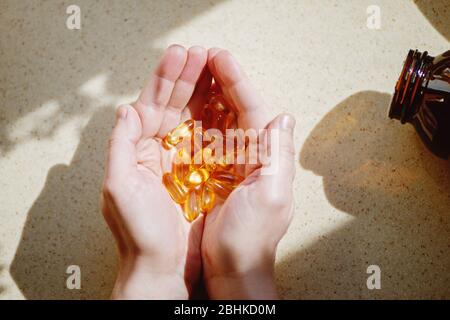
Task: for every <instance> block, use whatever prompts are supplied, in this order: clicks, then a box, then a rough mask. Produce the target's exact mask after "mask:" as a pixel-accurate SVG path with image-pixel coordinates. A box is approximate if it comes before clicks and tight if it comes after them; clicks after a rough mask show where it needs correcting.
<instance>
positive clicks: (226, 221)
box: [202, 49, 295, 299]
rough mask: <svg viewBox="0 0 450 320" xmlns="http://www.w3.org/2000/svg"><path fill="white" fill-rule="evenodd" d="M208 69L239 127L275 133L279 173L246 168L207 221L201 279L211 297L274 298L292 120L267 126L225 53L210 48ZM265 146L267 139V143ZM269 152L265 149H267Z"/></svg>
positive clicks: (263, 110)
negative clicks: (232, 111)
mask: <svg viewBox="0 0 450 320" xmlns="http://www.w3.org/2000/svg"><path fill="white" fill-rule="evenodd" d="M208 67H209V69H210V71H211V73H212V75H213V76H214V78H215V80H216V81H217V82H218V85H219V86H220V88H221V90H222V92H223V94H224V95H225V96H226V98H227V99H228V101H229V102H230V103H231V104H232V106H233V107H234V109H235V111H236V112H237V114H238V117H237V122H238V127H240V128H242V129H248V128H252V129H255V130H258V129H262V128H266V127H267V128H268V129H278V130H279V144H278V150H275V149H272V150H271V152H275V153H277V154H278V156H279V158H278V159H279V163H278V164H279V165H278V168H277V169H278V170H277V171H276V172H275V173H274V174H267V175H264V174H261V172H262V170H263V169H264V168H265V166H266V165H267V164H265V165H263V166H262V167H261V166H260V167H259V168H258V167H254V166H248V167H247V168H246V170H245V171H246V175H247V177H246V179H245V180H244V181H243V182H242V183H241V185H239V186H238V187H237V188H236V189H235V190H234V191H233V192H232V193H231V194H230V196H229V197H228V198H227V199H226V201H225V202H224V203H223V204H222V205H218V206H216V207H215V208H214V209H213V210H212V212H211V213H209V214H208V215H207V216H206V220H205V226H204V231H203V238H202V258H203V269H204V279H205V283H206V287H207V290H208V294H209V297H210V298H216V299H274V298H277V292H276V287H275V280H274V262H275V251H276V247H277V244H278V242H279V241H280V239H281V238H282V236H283V235H284V234H285V232H286V230H287V228H288V226H289V224H290V221H291V219H292V212H293V195H292V193H293V191H292V183H293V178H294V174H295V164H294V142H293V130H294V126H295V120H294V118H293V117H292V116H290V115H287V114H282V115H279V116H278V117H276V118H275V119H274V120H273V121H270V117H269V116H268V112H267V107H266V105H265V103H264V101H263V100H262V99H261V97H260V96H259V95H258V93H257V92H256V91H255V90H254V89H253V87H252V86H251V84H250V82H249V80H248V78H247V77H246V76H245V74H244V72H243V71H242V69H241V67H240V66H239V65H238V63H237V62H236V60H235V59H234V58H233V57H232V56H231V54H229V53H228V52H227V51H224V50H220V49H210V50H209V52H208ZM269 141H270V139H269ZM269 148H270V146H269Z"/></svg>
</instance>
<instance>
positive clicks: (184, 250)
mask: <svg viewBox="0 0 450 320" xmlns="http://www.w3.org/2000/svg"><path fill="white" fill-rule="evenodd" d="M206 62H207V51H206V49H203V48H200V47H192V48H190V49H189V50H186V49H185V48H183V47H181V46H171V47H169V48H168V49H167V50H166V51H165V53H164V55H163V57H162V59H161V61H160V63H159V66H158V67H157V68H156V70H155V72H154V74H153V75H152V77H151V79H150V81H149V83H148V84H147V85H146V86H145V87H144V88H143V90H142V92H141V94H140V96H139V98H138V100H137V101H136V102H135V103H133V104H132V105H124V106H121V107H119V108H118V110H117V122H116V125H115V128H114V130H113V133H112V136H111V138H110V141H109V155H108V161H107V166H106V174H105V180H104V185H103V193H102V195H103V201H102V203H103V204H102V212H103V214H104V217H105V219H106V221H107V223H108V225H109V227H110V229H111V231H112V233H113V235H114V237H115V239H116V242H117V245H118V248H119V273H118V276H117V280H116V283H115V286H114V290H113V294H112V297H113V298H118V299H127V298H131V299H147V298H157V299H185V298H188V297H189V295H190V294H191V293H192V291H193V288H194V286H195V284H196V282H197V281H198V280H199V278H200V274H201V256H200V240H201V232H202V227H203V218H202V216H201V217H199V218H198V219H197V220H196V221H194V223H192V224H191V223H188V222H187V221H186V220H185V218H184V216H183V214H182V212H181V209H180V207H179V206H178V205H176V204H175V203H174V202H173V200H172V199H171V198H170V196H169V195H168V193H167V191H166V190H165V188H164V186H163V184H162V182H161V174H162V172H163V171H166V169H165V168H170V165H171V163H170V158H169V156H168V153H167V152H166V150H165V149H163V148H162V147H161V144H160V142H161V138H162V137H163V136H164V135H165V134H166V133H167V132H168V131H169V130H170V129H172V128H173V127H175V126H176V125H178V123H180V122H181V121H182V120H183V119H185V118H190V117H192V116H195V113H196V112H199V110H200V108H201V107H202V106H203V105H204V103H205V100H204V99H205V98H206V95H207V92H208V90H209V87H210V84H211V75H210V74H209V72H206V68H204V67H205V65H206Z"/></svg>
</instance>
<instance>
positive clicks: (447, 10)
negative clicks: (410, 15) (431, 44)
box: [414, 0, 450, 41]
mask: <svg viewBox="0 0 450 320" xmlns="http://www.w3.org/2000/svg"><path fill="white" fill-rule="evenodd" d="M414 3H415V4H416V6H417V7H418V8H419V10H420V11H422V13H423V15H424V16H425V17H426V18H427V19H428V21H430V23H431V24H432V25H433V27H434V28H435V29H436V30H437V31H439V33H441V34H442V35H443V36H444V37H445V38H446V39H447V40H448V41H450V2H449V1H448V0H414Z"/></svg>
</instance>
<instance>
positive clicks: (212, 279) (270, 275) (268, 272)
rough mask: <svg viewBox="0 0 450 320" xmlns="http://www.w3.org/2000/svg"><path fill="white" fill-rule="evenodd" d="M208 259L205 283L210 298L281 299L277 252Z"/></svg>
mask: <svg viewBox="0 0 450 320" xmlns="http://www.w3.org/2000/svg"><path fill="white" fill-rule="evenodd" d="M205 260H206V261H208V262H205V283H206V287H207V290H208V295H209V297H210V298H211V299H278V294H277V290H276V283H275V251H273V252H272V251H266V252H261V253H260V254H255V253H254V252H253V253H252V254H248V253H247V254H244V253H241V254H239V255H238V256H236V255H234V256H233V257H230V256H228V257H223V259H220V261H211V259H209V258H208V259H205ZM215 262H219V263H215ZM219 265H220V266H219ZM211 270H214V272H210V271H211Z"/></svg>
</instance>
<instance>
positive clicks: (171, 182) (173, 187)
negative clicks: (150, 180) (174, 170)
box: [162, 172, 187, 204]
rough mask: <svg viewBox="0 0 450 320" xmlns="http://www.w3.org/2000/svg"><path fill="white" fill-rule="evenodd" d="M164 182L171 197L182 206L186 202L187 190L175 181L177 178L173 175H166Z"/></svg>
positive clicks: (163, 178)
mask: <svg viewBox="0 0 450 320" xmlns="http://www.w3.org/2000/svg"><path fill="white" fill-rule="evenodd" d="M162 182H163V184H164V186H165V187H166V189H167V191H168V192H169V195H170V196H171V197H172V199H173V201H175V202H176V203H179V204H182V203H184V202H185V201H186V194H187V190H186V188H185V187H184V186H183V185H182V184H181V183H180V182H179V181H178V180H177V179H175V177H174V176H173V175H172V174H171V173H169V172H167V173H164V175H163V177H162Z"/></svg>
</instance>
